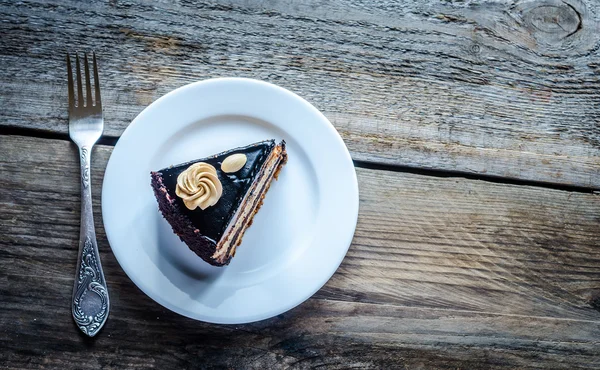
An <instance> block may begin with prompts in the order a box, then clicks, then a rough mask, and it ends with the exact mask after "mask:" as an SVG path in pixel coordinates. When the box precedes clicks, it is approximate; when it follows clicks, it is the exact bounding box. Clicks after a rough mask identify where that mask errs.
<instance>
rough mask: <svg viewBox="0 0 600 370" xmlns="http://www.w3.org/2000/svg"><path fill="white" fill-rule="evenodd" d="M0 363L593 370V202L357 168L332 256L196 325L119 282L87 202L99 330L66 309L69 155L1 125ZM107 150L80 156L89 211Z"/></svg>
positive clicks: (71, 259) (597, 329) (596, 325)
mask: <svg viewBox="0 0 600 370" xmlns="http://www.w3.org/2000/svg"><path fill="white" fill-rule="evenodd" d="M0 152H2V153H7V154H8V155H7V156H3V157H2V158H1V159H0V194H1V195H0V196H1V198H0V205H1V206H2V209H3V212H2V213H1V215H0V217H2V219H1V223H0V225H1V226H0V235H1V237H2V239H0V251H1V253H2V254H0V271H1V274H0V295H1V296H2V306H0V310H1V313H2V314H1V315H0V346H1V347H2V351H0V363H3V364H5V365H7V366H8V367H9V368H23V367H28V368H35V367H38V366H40V367H46V368H59V367H60V368H67V369H70V368H73V369H82V368H90V369H91V368H135V367H140V368H157V369H171V368H172V369H180V368H187V367H197V368H201V367H221V366H225V367H233V368H286V367H288V366H291V367H293V368H306V367H317V366H322V365H325V366H326V367H332V368H348V367H356V368H364V367H374V368H401V367H406V368H421V367H426V368H429V367H443V368H477V367H492V368H493V367H498V368H499V367H509V368H516V367H518V368H535V367H541V368H564V369H573V368H585V367H590V368H591V367H598V366H600V355H599V350H600V343H599V341H600V334H599V333H600V285H599V281H600V280H599V278H600V268H599V266H600V251H599V250H598V245H599V243H600V232H598V222H599V217H598V215H600V197H599V196H597V195H593V194H585V193H571V192H565V191H560V190H549V189H542V188H538V187H530V186H519V185H506V184H492V183H488V182H483V181H477V180H466V179H461V178H437V177H431V176H423V175H414V174H405V173H400V172H389V171H380V170H368V169H359V170H358V177H359V186H360V189H361V199H360V201H361V203H360V206H361V212H360V217H359V222H358V227H357V231H356V236H355V238H354V241H353V243H352V246H351V247H350V250H349V252H348V255H347V256H346V258H345V260H344V262H343V263H342V266H341V267H340V269H339V270H338V272H337V273H336V274H335V275H334V276H333V278H332V279H331V280H330V281H329V282H328V283H327V285H326V286H325V287H324V288H323V289H321V290H320V291H319V292H318V293H317V294H316V295H315V296H314V297H313V298H311V299H310V300H309V301H308V302H306V303H304V304H302V305H301V306H299V307H298V308H296V309H293V310H292V311H290V312H288V313H285V314H283V315H279V316H278V317H276V318H273V319H271V320H267V321H263V322H259V323H255V324H249V325H225V326H219V325H210V324H203V323H200V322H195V321H193V320H190V319H187V318H184V317H181V316H178V315H176V314H174V313H171V312H169V311H168V310H166V309H164V308H162V307H160V306H159V305H158V304H156V303H154V302H153V301H152V300H150V299H149V298H148V297H146V296H145V295H144V294H143V293H142V292H141V291H139V290H138V289H137V288H136V287H135V285H133V283H132V282H131V281H130V280H129V279H128V278H127V277H126V276H125V274H124V273H123V271H122V270H121V268H120V267H119V266H118V264H117V262H116V260H115V258H114V256H113V255H112V253H111V251H110V248H109V245H108V243H107V241H106V236H105V234H104V229H103V227H102V217H101V214H100V210H99V207H97V208H96V214H95V218H96V227H97V231H98V239H99V246H100V250H101V258H102V261H103V263H104V268H105V273H106V276H107V280H108V284H109V288H110V292H111V300H112V311H111V316H110V318H109V321H108V322H107V324H106V327H105V328H104V329H103V331H102V332H101V334H100V335H99V338H97V339H96V340H95V341H89V340H86V339H85V338H83V336H82V335H79V333H78V330H77V328H76V327H75V325H74V324H73V323H72V319H71V317H70V311H69V309H70V305H69V302H70V300H69V297H70V294H71V287H72V278H73V271H74V266H75V260H76V248H77V240H78V235H79V234H78V233H79V200H78V194H79V182H78V176H79V173H78V171H79V169H78V163H77V160H78V157H77V154H76V148H75V147H74V145H73V144H71V143H69V142H67V141H64V140H50V139H39V138H29V137H22V136H0ZM110 152H111V147H108V146H99V147H97V148H96V150H95V152H94V158H95V160H94V163H93V167H92V174H93V177H92V184H95V185H96V186H95V187H93V194H94V202H95V204H96V205H99V204H100V190H101V189H100V186H99V184H101V182H102V178H103V170H104V168H105V166H106V162H107V160H108V158H109V156H110Z"/></svg>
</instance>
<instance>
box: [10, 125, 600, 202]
mask: <svg viewBox="0 0 600 370" xmlns="http://www.w3.org/2000/svg"><path fill="white" fill-rule="evenodd" d="M2 134H3V135H9V136H28V137H35V138H40V139H54V140H69V141H70V140H71V139H70V138H69V136H68V135H65V134H62V133H59V132H51V131H46V130H40V129H29V128H23V127H6V128H4V129H3V132H2ZM118 140H119V138H118V137H115V136H102V137H101V138H100V139H99V140H98V142H97V143H96V144H97V145H107V146H115V145H116V144H117V141H118ZM353 162H354V166H355V167H358V168H366V169H371V170H384V171H392V172H405V173H411V174H415V175H424V176H432V177H441V178H452V177H457V178H465V179H469V180H480V181H486V182H491V183H495V184H510V185H522V186H535V187H540V188H547V189H555V190H563V191H571V192H577V193H588V194H597V193H600V188H594V187H585V186H577V185H567V184H561V183H553V182H544V181H533V180H523V179H518V178H512V177H502V176H495V175H482V174H474V173H470V172H464V171H453V170H440V169H433V168H424V167H413V166H403V165H396V164H387V163H380V162H371V161H364V160H357V159H353Z"/></svg>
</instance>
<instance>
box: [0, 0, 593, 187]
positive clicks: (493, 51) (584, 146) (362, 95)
mask: <svg viewBox="0 0 600 370" xmlns="http://www.w3.org/2000/svg"><path fill="white" fill-rule="evenodd" d="M0 4H1V5H0V19H2V22H0V33H1V34H2V37H1V38H0V49H1V50H2V52H1V53H0V64H1V65H2V68H1V69H0V96H1V97H2V107H3V109H2V110H1V111H0V125H2V126H5V127H17V128H27V129H35V130H41V131H44V132H52V133H60V134H62V135H63V136H64V135H65V134H66V132H67V131H66V130H67V128H66V125H65V124H64V122H65V119H66V114H67V113H66V110H65V109H64V107H63V105H64V104H63V103H64V101H65V99H66V92H65V89H64V84H65V78H66V77H65V73H64V52H65V51H66V50H75V49H79V50H84V51H87V50H91V49H94V50H96V51H97V52H98V53H99V55H100V57H101V66H102V72H101V73H102V78H103V81H104V91H105V93H104V97H105V101H106V112H105V113H106V118H107V120H108V122H110V125H108V126H107V130H106V134H107V135H109V136H112V137H117V136H118V135H119V134H120V133H121V132H122V131H123V130H124V129H125V128H126V126H127V124H128V123H129V122H130V121H131V120H132V119H133V118H134V117H135V116H136V115H137V113H139V112H140V111H141V110H142V109H143V108H144V107H145V106H146V105H148V104H149V103H151V102H152V101H153V100H155V99H157V98H158V97H160V96H161V95H163V94H165V93H166V92H168V91H170V90H172V89H174V88H176V87H180V86H182V85H184V84H187V83H190V82H193V81H198V80H202V79H206V78H209V77H222V76H244V77H254V78H258V79H262V80H266V81H270V82H274V83H277V84H279V85H281V86H283V87H286V88H288V89H290V90H292V91H294V92H296V93H298V94H300V95H301V96H303V97H304V98H306V99H307V100H308V101H310V102H312V103H313V104H314V105H315V106H316V107H317V108H319V109H320V110H321V111H323V112H324V113H325V115H326V116H327V117H328V118H329V119H330V120H331V121H332V123H333V124H334V125H335V126H336V128H337V129H338V130H339V132H340V133H341V135H342V137H343V138H344V140H345V141H346V143H347V145H348V146H349V148H350V150H351V152H352V155H353V158H355V159H357V160H361V161H368V162H376V163H386V164H393V165H401V166H409V167H416V168H428V169H439V170H450V171H460V172H466V173H472V174H478V175H486V176H490V175H491V176H501V177H508V178H516V179H526V180H534V181H543V182H550V183H559V184H571V185H579V186H584V187H595V188H600V169H599V168H600V159H599V158H600V94H599V93H598V90H599V89H600V80H599V77H600V58H599V56H600V54H599V52H598V43H599V40H600V23H599V22H600V3H599V2H598V1H594V0H585V1H571V0H566V1H559V0H543V1H523V2H520V1H420V0H413V1H366V2H363V1H358V0H337V1H331V2H330V1H293V0H281V1H268V2H260V1H242V0H235V1H224V2H213V1H210V2H202V3H196V2H189V1H176V2H168V1H165V2H147V1H103V2H92V3H89V2H80V1H76V0H71V1H46V0H43V1H39V0H38V1H23V2H18V3H14V2H12V1H6V0H4V1H0ZM2 126H0V127H2Z"/></svg>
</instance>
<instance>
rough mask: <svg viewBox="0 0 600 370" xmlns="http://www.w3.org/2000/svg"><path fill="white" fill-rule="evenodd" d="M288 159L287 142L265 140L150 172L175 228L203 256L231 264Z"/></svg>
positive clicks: (162, 206) (164, 211)
mask: <svg viewBox="0 0 600 370" xmlns="http://www.w3.org/2000/svg"><path fill="white" fill-rule="evenodd" d="M286 162H287V153H286V151H285V141H282V142H281V143H279V144H276V143H275V140H267V141H262V142H259V143H255V144H251V145H248V146H245V147H242V148H236V149H232V150H228V151H226V152H223V153H219V154H216V155H214V156H211V157H207V158H202V159H198V160H195V161H191V162H187V163H183V164H180V165H176V166H170V167H168V168H164V169H162V170H160V171H156V172H151V177H152V182H151V183H152V188H153V189H154V195H155V196H156V200H157V201H158V208H159V209H160V211H161V212H162V215H163V217H164V218H165V219H166V220H167V221H168V222H169V224H171V227H172V228H173V232H174V233H175V234H177V235H178V236H179V238H180V239H181V240H182V241H183V242H185V243H186V244H187V245H188V246H189V247H190V249H191V250H192V251H194V252H195V253H196V254H197V255H198V256H200V257H201V258H202V259H203V260H205V261H206V262H208V263H210V264H211V265H215V266H223V265H227V264H229V261H230V260H231V258H232V257H233V256H234V254H235V250H236V248H237V247H238V246H239V245H240V243H241V242H242V237H243V235H244V232H245V231H246V229H247V228H248V227H249V226H250V225H251V224H252V219H253V218H254V215H255V214H256V212H258V210H259V209H260V207H261V206H262V203H263V199H264V197H265V194H266V193H267V191H268V190H269V187H270V185H271V181H273V179H274V178H277V176H278V175H279V171H280V170H281V168H282V167H283V165H284V164H285V163H286Z"/></svg>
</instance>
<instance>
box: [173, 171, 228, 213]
mask: <svg viewBox="0 0 600 370" xmlns="http://www.w3.org/2000/svg"><path fill="white" fill-rule="evenodd" d="M175 194H177V196H178V197H180V198H181V199H182V200H183V204H185V206H186V207H187V208H188V209H190V210H194V209H196V208H197V207H200V209H202V210H205V209H207V208H208V207H210V206H214V205H215V204H216V203H217V202H218V201H219V199H220V198H221V194H223V186H222V185H221V181H219V177H218V176H217V170H216V169H215V168H214V167H213V166H211V165H210V164H208V163H204V162H198V163H194V164H193V165H191V166H189V167H188V168H187V169H186V170H185V171H183V172H182V173H180V174H179V176H177V187H176V188H175Z"/></svg>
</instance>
